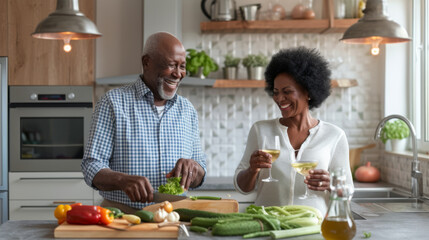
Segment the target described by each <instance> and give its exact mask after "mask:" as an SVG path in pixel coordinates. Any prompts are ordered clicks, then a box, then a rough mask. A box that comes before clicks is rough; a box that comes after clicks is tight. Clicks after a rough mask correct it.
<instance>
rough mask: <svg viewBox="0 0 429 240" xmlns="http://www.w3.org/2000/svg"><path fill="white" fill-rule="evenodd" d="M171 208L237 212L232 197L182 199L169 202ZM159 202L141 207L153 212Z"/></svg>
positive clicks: (236, 203) (235, 202)
mask: <svg viewBox="0 0 429 240" xmlns="http://www.w3.org/2000/svg"><path fill="white" fill-rule="evenodd" d="M171 204H172V205H173V209H177V208H189V209H195V210H203V211H210V212H217V213H233V212H238V202H237V201H236V200H234V199H221V200H191V199H183V200H180V201H176V202H171ZM160 205H161V203H157V204H153V205H150V206H147V207H145V208H143V209H144V210H146V211H150V212H155V211H156V210H157V209H158V208H159V207H160Z"/></svg>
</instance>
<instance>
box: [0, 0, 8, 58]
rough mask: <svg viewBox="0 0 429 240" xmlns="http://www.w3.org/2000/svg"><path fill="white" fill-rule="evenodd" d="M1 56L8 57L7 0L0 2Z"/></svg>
mask: <svg viewBox="0 0 429 240" xmlns="http://www.w3.org/2000/svg"><path fill="white" fill-rule="evenodd" d="M0 56H2V57H3V56H7V0H0Z"/></svg>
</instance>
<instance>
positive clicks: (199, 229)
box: [189, 226, 208, 233]
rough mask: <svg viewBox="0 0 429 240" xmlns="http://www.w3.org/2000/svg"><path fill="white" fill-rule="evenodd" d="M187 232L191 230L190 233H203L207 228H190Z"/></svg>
mask: <svg viewBox="0 0 429 240" xmlns="http://www.w3.org/2000/svg"><path fill="white" fill-rule="evenodd" d="M189 230H191V231H192V232H198V233H204V232H207V231H208V229H207V228H205V227H200V226H190V227H189Z"/></svg>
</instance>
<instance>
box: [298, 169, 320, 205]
mask: <svg viewBox="0 0 429 240" xmlns="http://www.w3.org/2000/svg"><path fill="white" fill-rule="evenodd" d="M317 164H318V162H307V161H306V162H294V163H292V167H293V168H294V169H295V171H296V172H297V173H299V174H301V175H302V176H304V177H306V176H308V175H309V172H310V170H313V169H315V168H316V167H317ZM312 197H314V195H312V194H309V193H308V186H306V187H305V194H304V195H302V196H300V197H299V199H306V198H312Z"/></svg>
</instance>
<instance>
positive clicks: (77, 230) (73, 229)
mask: <svg viewBox="0 0 429 240" xmlns="http://www.w3.org/2000/svg"><path fill="white" fill-rule="evenodd" d="M109 226H111V227H115V228H121V229H126V231H120V230H116V229H111V228H107V227H103V226H100V225H74V224H68V223H66V222H65V223H63V224H61V225H60V226H58V227H56V228H55V231H54V236H55V238H177V236H178V229H179V227H177V226H167V227H158V223H142V224H138V225H131V226H130V225H129V224H128V222H127V221H126V220H124V219H115V221H114V222H113V223H111V224H109Z"/></svg>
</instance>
